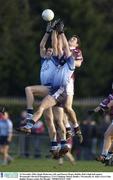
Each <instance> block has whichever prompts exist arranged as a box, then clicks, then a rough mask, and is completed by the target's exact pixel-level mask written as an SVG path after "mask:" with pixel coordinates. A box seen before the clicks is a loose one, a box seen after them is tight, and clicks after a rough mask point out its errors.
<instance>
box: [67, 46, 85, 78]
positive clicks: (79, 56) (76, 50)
mask: <svg viewBox="0 0 113 180" xmlns="http://www.w3.org/2000/svg"><path fill="white" fill-rule="evenodd" d="M70 50H71V52H72V55H73V56H74V57H75V60H76V61H78V60H80V61H81V62H82V61H83V56H82V51H81V49H80V48H73V49H70ZM74 75H75V73H73V74H72V78H73V80H75V76H74Z"/></svg>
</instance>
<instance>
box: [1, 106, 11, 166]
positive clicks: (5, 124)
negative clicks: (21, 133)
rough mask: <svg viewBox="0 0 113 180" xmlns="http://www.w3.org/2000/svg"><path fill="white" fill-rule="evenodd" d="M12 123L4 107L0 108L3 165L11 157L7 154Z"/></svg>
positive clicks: (8, 161)
mask: <svg viewBox="0 0 113 180" xmlns="http://www.w3.org/2000/svg"><path fill="white" fill-rule="evenodd" d="M12 132H13V124H12V121H11V120H10V119H9V114H8V112H6V110H5V108H3V107H1V108H0V153H1V154H2V155H3V163H2V164H3V165H7V164H9V163H10V162H11V161H12V160H13V158H12V157H11V156H10V155H9V145H10V143H11V140H12Z"/></svg>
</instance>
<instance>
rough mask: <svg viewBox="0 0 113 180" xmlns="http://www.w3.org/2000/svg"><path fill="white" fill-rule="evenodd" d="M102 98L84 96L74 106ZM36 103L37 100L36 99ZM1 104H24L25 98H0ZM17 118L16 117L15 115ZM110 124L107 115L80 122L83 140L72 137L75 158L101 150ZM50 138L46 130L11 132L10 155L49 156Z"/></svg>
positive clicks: (81, 105)
mask: <svg viewBox="0 0 113 180" xmlns="http://www.w3.org/2000/svg"><path fill="white" fill-rule="evenodd" d="M101 100H102V98H86V99H79V100H75V101H74V105H76V106H80V107H83V106H97V105H98V104H99V103H100V102H101ZM36 103H37V101H36ZM0 104H1V105H8V106H11V105H26V101H25V99H22V98H0ZM17 118H18V117H17ZM109 124H110V119H109V117H101V120H100V121H99V122H98V123H97V122H96V121H95V119H89V117H88V118H87V117H86V118H85V119H83V120H82V121H81V122H80V126H81V130H82V133H83V138H84V141H83V143H82V144H81V145H80V144H78V142H77V141H76V139H75V137H73V148H72V153H73V155H74V157H75V158H76V159H80V160H92V159H94V158H95V156H96V155H97V154H99V153H100V152H101V150H102V144H103V137H104V133H105V131H106V129H107V127H108V126H109ZM49 150H50V140H49V136H48V132H47V130H46V131H44V132H43V133H41V134H31V135H26V134H21V133H18V132H17V131H15V127H14V132H13V140H12V143H11V145H10V153H11V154H12V156H16V157H22V158H31V157H32V158H42V157H45V158H49V157H50V152H49Z"/></svg>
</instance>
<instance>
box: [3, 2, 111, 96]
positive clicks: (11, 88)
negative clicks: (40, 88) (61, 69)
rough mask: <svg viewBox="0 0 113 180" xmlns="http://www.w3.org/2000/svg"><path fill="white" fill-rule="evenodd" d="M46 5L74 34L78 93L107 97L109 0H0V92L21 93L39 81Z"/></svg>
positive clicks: (109, 76) (68, 35) (109, 49)
mask: <svg viewBox="0 0 113 180" xmlns="http://www.w3.org/2000/svg"><path fill="white" fill-rule="evenodd" d="M46 8H50V9H52V10H53V11H54V12H55V16H56V18H59V17H61V18H62V19H63V20H64V22H65V26H66V27H65V32H66V35H67V37H70V36H71V35H73V34H75V33H76V34H78V35H79V36H80V39H81V48H82V51H83V56H84V63H83V65H82V67H81V68H80V69H77V70H76V73H75V74H76V75H75V76H76V85H75V86H76V96H78V97H86V96H87V97H89V96H105V95H106V94H108V93H109V91H110V90H111V82H112V81H113V76H112V73H113V60H112V58H113V51H112V49H113V40H112V39H113V23H112V22H113V1H112V0H109V1H108V0H99V1H98V0H92V1H91V0H85V1H84V0H70V1H69V0H57V1H56V0H54V1H52V0H48V1H47V0H43V1H41V0H38V1H37V0H16V1H15V0H7V1H4V0H0V94H1V95H0V96H24V88H25V86H27V85H29V84H36V83H37V82H38V83H39V69H40V60H39V43H40V40H41V38H42V36H43V34H44V31H45V26H46V23H45V22H44V21H43V20H42V18H41V13H42V11H43V10H44V9H46Z"/></svg>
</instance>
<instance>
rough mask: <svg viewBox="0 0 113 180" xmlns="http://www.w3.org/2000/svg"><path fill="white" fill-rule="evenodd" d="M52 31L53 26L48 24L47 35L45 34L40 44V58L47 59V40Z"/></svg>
mask: <svg viewBox="0 0 113 180" xmlns="http://www.w3.org/2000/svg"><path fill="white" fill-rule="evenodd" d="M51 31H52V29H51V24H50V23H48V24H47V27H46V33H45V34H44V36H43V38H42V40H41V42H40V56H41V57H45V54H46V47H45V46H46V43H47V40H48V38H49V35H50V33H51Z"/></svg>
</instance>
